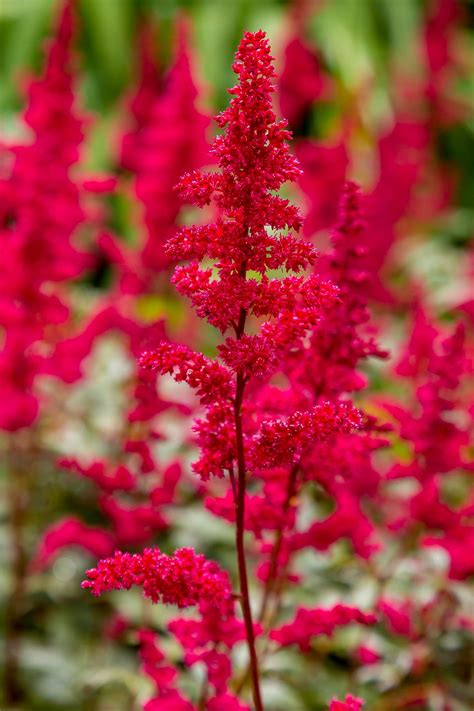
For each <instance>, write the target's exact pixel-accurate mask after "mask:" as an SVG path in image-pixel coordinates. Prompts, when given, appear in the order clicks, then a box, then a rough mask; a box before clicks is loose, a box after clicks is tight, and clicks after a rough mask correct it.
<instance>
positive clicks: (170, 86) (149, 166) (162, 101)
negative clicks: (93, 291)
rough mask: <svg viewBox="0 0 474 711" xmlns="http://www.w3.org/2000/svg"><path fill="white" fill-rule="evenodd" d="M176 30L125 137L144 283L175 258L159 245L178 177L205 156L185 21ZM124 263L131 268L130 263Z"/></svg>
mask: <svg viewBox="0 0 474 711" xmlns="http://www.w3.org/2000/svg"><path fill="white" fill-rule="evenodd" d="M177 32H178V41H177V49H176V57H175V60H174V64H173V66H172V67H171V69H170V70H169V72H168V73H167V74H166V75H165V76H164V77H163V80H162V86H161V89H160V91H159V92H158V91H156V94H155V96H154V97H153V100H151V96H149V94H150V93H151V88H149V89H148V90H147V93H146V97H147V104H146V111H145V108H144V110H143V113H144V114H145V116H144V117H143V120H142V125H141V126H140V127H139V130H138V131H136V132H135V134H134V136H133V140H132V141H131V139H130V136H126V137H125V138H126V156H127V164H129V165H131V166H132V168H133V172H134V173H135V193H136V196H137V198H138V200H139V201H140V203H141V204H142V205H143V210H144V211H143V220H144V224H145V228H146V241H145V244H144V245H143V248H142V249H141V252H140V255H139V261H140V263H141V264H140V265H138V266H135V271H136V270H137V269H138V272H139V273H138V275H137V276H138V277H139V278H140V279H141V280H143V282H144V283H143V286H142V288H146V287H147V286H148V285H149V282H150V280H151V279H152V278H153V273H154V272H156V271H161V270H163V269H166V268H167V267H169V266H170V264H172V263H173V261H174V259H173V257H172V256H171V255H167V254H166V252H165V251H164V249H163V245H164V244H165V242H166V241H167V240H168V239H169V238H170V237H171V236H172V235H173V233H174V232H175V231H176V229H177V218H178V214H179V211H180V209H181V201H180V198H179V195H178V194H177V192H176V191H175V190H174V187H175V185H176V183H177V182H178V180H179V178H180V177H181V176H182V174H183V173H184V172H185V171H187V170H193V169H195V168H198V167H200V166H201V165H203V164H204V163H205V162H206V160H207V158H208V149H207V143H206V129H207V126H208V118H207V117H206V116H205V115H204V114H203V113H201V111H200V110H199V109H198V107H197V106H196V98H197V88H196V84H195V82H194V79H193V75H192V62H191V55H190V50H189V48H188V40H187V29H186V27H185V24H184V22H181V23H179V25H178V27H177ZM146 66H147V67H148V62H147V64H146ZM144 81H145V78H144ZM137 98H138V97H137ZM143 99H144V97H143ZM148 102H150V103H149V104H148ZM137 120H138V119H137ZM124 266H125V270H127V268H128V269H132V271H134V268H133V265H131V264H128V265H124Z"/></svg>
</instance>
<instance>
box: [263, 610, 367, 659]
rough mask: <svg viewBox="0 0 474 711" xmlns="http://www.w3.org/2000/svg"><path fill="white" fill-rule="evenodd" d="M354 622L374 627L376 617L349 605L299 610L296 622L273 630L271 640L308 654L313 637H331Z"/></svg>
mask: <svg viewBox="0 0 474 711" xmlns="http://www.w3.org/2000/svg"><path fill="white" fill-rule="evenodd" d="M354 622H356V623H358V624H361V625H373V624H375V622H376V617H375V615H373V614H370V613H365V612H362V611H361V610H359V609H358V608H357V607H349V606H347V605H335V606H334V607H332V608H329V609H324V608H316V609H305V608H299V609H298V610H297V612H296V615H295V618H294V620H292V621H291V622H289V623H288V624H286V625H283V626H282V627H279V628H278V629H275V630H272V632H271V633H270V638H271V639H273V640H275V641H276V642H278V643H279V644H280V645H281V646H283V647H286V646H288V645H290V644H297V645H298V646H299V647H300V649H301V651H302V652H305V651H306V652H307V651H309V649H310V645H311V640H312V638H313V637H317V636H320V635H326V636H328V637H331V636H332V635H333V634H334V631H335V630H336V629H337V628H338V627H345V626H346V625H349V624H351V623H354Z"/></svg>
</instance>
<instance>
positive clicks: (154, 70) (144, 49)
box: [120, 24, 163, 172]
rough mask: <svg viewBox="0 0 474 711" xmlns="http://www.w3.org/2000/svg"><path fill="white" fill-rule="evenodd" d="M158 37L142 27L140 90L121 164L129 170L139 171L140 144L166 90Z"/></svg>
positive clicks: (134, 99) (133, 100)
mask: <svg viewBox="0 0 474 711" xmlns="http://www.w3.org/2000/svg"><path fill="white" fill-rule="evenodd" d="M154 40H155V34H154V32H153V31H152V30H151V29H150V27H149V26H148V25H145V24H144V25H142V27H140V30H139V34H138V64H139V67H138V68H139V77H138V87H137V89H136V91H135V93H134V95H133V96H132V97H131V99H130V103H129V112H130V117H129V124H131V125H130V128H129V129H128V130H127V132H126V133H125V134H124V135H123V136H122V145H121V154H120V164H121V165H122V166H123V167H124V168H125V169H127V170H131V171H132V172H135V171H137V170H138V158H139V155H140V148H139V146H140V142H141V140H142V136H143V132H144V131H145V130H146V129H147V128H148V126H149V124H150V123H151V118H152V112H153V107H154V105H155V102H156V100H157V98H158V96H159V95H160V93H161V91H162V88H163V79H162V76H161V72H160V70H159V67H158V65H157V62H156V60H155V57H154Z"/></svg>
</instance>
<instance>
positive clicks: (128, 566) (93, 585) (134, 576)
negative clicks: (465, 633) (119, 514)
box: [82, 548, 231, 607]
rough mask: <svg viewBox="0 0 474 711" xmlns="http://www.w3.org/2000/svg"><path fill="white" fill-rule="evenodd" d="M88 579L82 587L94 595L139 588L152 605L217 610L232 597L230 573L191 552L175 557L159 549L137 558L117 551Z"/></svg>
mask: <svg viewBox="0 0 474 711" xmlns="http://www.w3.org/2000/svg"><path fill="white" fill-rule="evenodd" d="M87 577H88V578H89V580H85V581H84V582H83V583H82V587H83V588H89V589H90V590H91V592H92V593H93V594H94V595H101V594H102V593H104V592H107V591H109V590H128V589H129V588H131V587H132V585H139V586H141V587H142V588H143V594H144V595H145V597H147V598H149V599H150V600H151V601H152V602H154V603H157V602H161V603H164V604H169V605H178V607H189V606H191V605H196V604H198V603H199V602H203V601H205V602H210V603H212V604H214V605H216V606H217V607H218V606H220V605H222V604H223V603H225V601H226V600H229V599H230V597H231V589H230V583H229V578H228V576H227V573H225V572H224V571H222V570H221V569H220V568H219V566H218V565H217V563H214V562H213V561H209V560H206V558H204V556H202V555H197V554H196V553H195V552H194V551H193V550H192V548H180V549H179V550H177V551H176V552H175V553H173V555H166V553H161V551H159V550H158V549H157V548H146V549H145V550H144V551H143V553H140V554H138V553H137V554H134V555H132V554H130V553H121V552H120V551H117V552H116V553H115V555H114V557H113V558H106V559H105V560H101V561H100V562H99V564H98V565H97V568H92V569H91V570H88V571H87Z"/></svg>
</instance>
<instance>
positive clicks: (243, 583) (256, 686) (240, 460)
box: [234, 373, 263, 711]
mask: <svg viewBox="0 0 474 711" xmlns="http://www.w3.org/2000/svg"><path fill="white" fill-rule="evenodd" d="M244 389H245V380H244V377H243V375H242V373H239V374H238V375H237V383H236V392H235V402H234V415H235V438H236V447H237V472H238V479H237V501H236V509H237V510H236V528H235V543H236V548H237V561H238V567H239V585H240V595H241V598H240V604H241V606H242V613H243V617H244V624H245V633H246V637H247V646H248V650H249V657H250V672H251V676H252V686H253V699H254V703H255V711H263V703H262V697H261V693H260V678H259V670H258V659H257V653H256V650H255V634H254V628H253V620H252V610H251V607H250V595H249V587H248V577H247V563H246V560H245V546H244V531H245V526H244V522H245V487H246V466H245V452H244V440H243V430H242V400H243V396H244Z"/></svg>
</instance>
